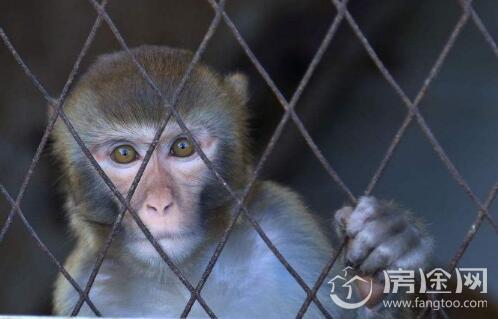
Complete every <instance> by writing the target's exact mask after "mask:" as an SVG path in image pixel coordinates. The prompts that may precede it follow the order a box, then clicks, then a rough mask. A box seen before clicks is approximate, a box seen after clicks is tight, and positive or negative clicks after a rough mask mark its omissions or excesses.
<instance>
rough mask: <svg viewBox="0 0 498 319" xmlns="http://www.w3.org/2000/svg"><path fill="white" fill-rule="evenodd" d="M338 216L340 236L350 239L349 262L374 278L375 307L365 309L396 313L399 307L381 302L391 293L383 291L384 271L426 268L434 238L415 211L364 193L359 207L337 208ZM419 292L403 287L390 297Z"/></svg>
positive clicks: (379, 312) (401, 297) (336, 217)
mask: <svg viewBox="0 0 498 319" xmlns="http://www.w3.org/2000/svg"><path fill="white" fill-rule="evenodd" d="M335 220H336V230H337V233H338V235H339V237H340V238H342V239H343V240H344V239H346V240H347V244H346V248H345V250H344V260H345V263H346V265H351V266H352V267H353V268H355V269H356V270H357V271H358V273H359V274H360V276H361V275H367V276H369V277H371V278H373V280H374V289H373V290H374V291H373V294H372V297H371V301H373V302H370V303H369V304H367V305H369V306H370V307H372V308H371V309H364V311H365V312H366V313H367V314H370V315H379V314H382V315H383V317H384V316H387V315H388V314H389V313H390V312H391V313H394V311H396V309H395V308H392V309H383V307H382V303H380V301H381V300H382V299H383V297H387V296H388V295H387V294H383V292H382V289H383V288H384V285H383V282H382V280H383V279H384V275H383V271H384V270H388V269H393V270H397V269H398V268H402V269H403V270H414V271H415V273H417V270H418V268H422V269H424V268H426V267H427V266H428V264H429V262H430V255H431V251H432V246H433V240H432V238H431V237H430V236H429V235H428V234H427V232H426V231H425V229H424V227H423V224H422V223H421V222H419V221H418V220H416V219H415V218H414V217H413V216H412V214H411V213H409V212H407V211H404V210H402V209H400V208H399V207H397V206H396V205H394V204H393V203H390V202H385V201H380V200H377V199H376V198H374V197H362V198H361V199H360V200H359V203H358V205H357V206H356V207H355V208H352V207H349V206H346V207H343V208H342V209H340V210H338V211H337V212H336V214H335ZM400 290H402V289H400ZM359 291H360V293H359V294H360V296H366V295H367V292H366V291H365V290H363V291H362V289H359ZM415 292H417V291H416V289H415ZM416 296H417V294H415V293H413V294H404V293H403V291H402V292H401V293H398V294H396V295H394V294H391V295H390V296H389V297H387V298H390V299H410V298H415V297H416ZM375 304H377V305H375ZM400 310H404V311H405V315H410V314H409V313H406V309H397V311H400ZM414 310H416V309H414ZM411 314H412V315H413V314H414V313H411Z"/></svg>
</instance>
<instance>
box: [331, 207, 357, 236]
mask: <svg viewBox="0 0 498 319" xmlns="http://www.w3.org/2000/svg"><path fill="white" fill-rule="evenodd" d="M351 214H353V207H351V206H344V207H343V208H341V209H339V210H338V211H336V212H335V215H334V218H335V223H336V225H337V226H339V227H340V228H342V229H343V230H345V229H346V225H347V223H348V221H349V218H350V217H351Z"/></svg>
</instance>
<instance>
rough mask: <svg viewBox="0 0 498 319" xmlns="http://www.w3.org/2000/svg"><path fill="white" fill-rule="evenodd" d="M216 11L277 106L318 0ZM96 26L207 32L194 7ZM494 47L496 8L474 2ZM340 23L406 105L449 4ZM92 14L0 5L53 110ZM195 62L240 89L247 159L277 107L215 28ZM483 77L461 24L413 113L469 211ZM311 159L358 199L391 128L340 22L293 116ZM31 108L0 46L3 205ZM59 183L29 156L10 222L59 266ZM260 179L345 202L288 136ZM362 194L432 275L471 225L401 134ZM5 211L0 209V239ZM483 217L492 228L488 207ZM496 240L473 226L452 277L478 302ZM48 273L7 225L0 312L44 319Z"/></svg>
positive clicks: (127, 5) (101, 40) (176, 37)
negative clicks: (410, 217) (468, 280)
mask: <svg viewBox="0 0 498 319" xmlns="http://www.w3.org/2000/svg"><path fill="white" fill-rule="evenodd" d="M226 7H227V12H228V14H229V15H230V17H231V18H232V19H233V21H234V22H235V24H236V25H237V27H238V28H239V30H240V32H241V33H242V35H243V36H244V38H245V39H246V40H247V42H248V44H249V45H250V47H251V48H252V49H253V50H254V52H255V54H256V56H257V57H258V58H259V59H260V61H261V63H262V64H263V66H264V67H265V68H266V70H267V71H268V72H269V74H270V75H271V76H272V78H273V79H274V80H275V82H276V84H277V85H278V86H279V88H280V89H281V90H282V92H283V93H284V94H285V96H286V97H287V98H288V99H290V96H291V95H292V93H293V91H294V90H295V88H296V87H297V84H298V83H299V80H300V78H301V77H302V76H303V74H304V72H305V69H306V67H307V65H308V63H309V61H310V60H311V58H312V56H313V54H314V53H315V52H316V50H317V48H318V46H319V44H320V41H321V39H322V37H323V36H324V34H325V32H326V30H327V28H328V26H329V24H330V23H331V21H332V19H333V17H334V16H335V14H336V10H335V8H334V6H333V5H332V4H331V2H329V1H327V0H307V1H303V0H301V1H295V0H273V1H265V0H252V1H235V0H233V1H230V0H229V1H227V5H226ZM107 8H108V12H109V14H110V15H111V17H112V18H113V19H114V21H115V23H116V24H117V26H118V28H119V30H120V31H121V32H122V34H123V36H124V37H125V39H126V41H127V43H128V44H129V45H130V46H137V45H140V44H144V43H146V44H161V45H169V46H175V47H183V48H188V49H191V50H195V49H196V47H197V45H198V44H199V42H200V41H201V39H202V37H203V35H204V33H205V31H206V28H207V26H208V25H209V23H210V21H211V19H212V18H213V10H212V8H211V7H210V6H209V4H208V3H207V2H206V1H198V0H185V1H164V0H154V1H153V0H146V1H131V0H126V1H125V0H121V1H110V4H109V5H108V7H107ZM474 8H475V10H476V11H477V13H479V14H480V15H481V17H482V19H483V21H484V23H485V25H486V26H487V28H488V29H489V31H490V32H491V34H492V36H494V38H495V39H498V34H497V33H498V31H497V30H498V3H497V2H496V1H491V0H489V1H482V0H476V1H474ZM349 10H350V11H351V14H352V15H353V16H354V17H355V18H356V19H357V22H358V24H359V25H360V27H361V28H362V30H363V31H364V32H365V34H366V36H367V38H368V39H369V40H370V42H371V43H372V45H373V47H374V48H375V50H376V51H377V52H378V53H379V55H380V58H381V59H382V60H383V61H384V62H385V64H386V65H387V67H388V68H389V70H390V71H391V72H392V74H393V76H394V77H395V78H396V80H397V81H399V83H400V85H401V87H402V88H403V89H404V90H405V91H406V92H407V94H408V95H409V97H410V98H413V97H414V96H415V95H416V94H417V92H418V90H419V89H420V87H421V85H422V83H423V80H424V78H425V77H426V76H427V74H428V72H429V70H430V68H431V67H432V65H433V64H434V62H435V60H436V58H437V56H438V55H439V53H440V51H441V49H442V47H443V45H444V43H445V42H446V41H447V39H448V37H449V35H450V32H451V31H452V29H453V27H454V25H455V23H456V22H457V20H458V18H459V17H460V15H461V8H460V6H459V5H458V2H457V1H456V0H439V1H429V0H424V1H400V0H385V1H373V0H352V1H351V3H350V4H349ZM95 18H96V13H95V11H94V9H93V7H91V5H90V4H89V3H88V2H87V1H84V0H70V1H55V0H45V1H37V0H17V1H12V0H11V1H1V2H0V26H1V27H2V28H4V30H5V31H6V33H7V34H8V35H9V36H10V38H11V41H12V42H13V44H14V46H15V47H16V48H17V49H18V50H19V52H20V54H21V56H22V57H23V58H24V59H25V61H26V62H27V64H28V65H29V67H30V68H31V69H32V70H33V72H34V73H35V74H36V75H37V76H38V78H39V79H40V81H41V82H42V83H43V84H44V85H45V86H46V88H47V89H48V90H49V92H50V93H51V95H52V96H55V97H56V96H58V95H59V93H60V91H61V89H62V87H63V85H64V82H65V81H66V78H67V76H68V74H69V72H70V70H71V68H72V65H73V63H74V61H75V59H76V57H77V54H78V53H79V50H80V49H81V47H82V45H83V42H84V40H85V39H86V37H87V35H88V32H89V30H90V28H91V26H92V24H93V22H94V21H95ZM119 49H120V47H119V44H118V43H117V41H116V40H115V38H114V36H113V35H112V33H111V32H110V30H109V28H108V27H107V25H105V24H103V25H102V26H101V28H100V29H99V31H98V33H97V36H96V39H95V41H94V43H93V44H92V45H91V48H90V51H89V54H88V55H87V57H86V58H85V59H84V61H83V70H84V69H85V68H86V67H87V66H88V64H90V63H91V62H92V61H94V60H95V58H96V56H98V55H99V54H102V53H105V52H110V51H115V50H119ZM204 61H205V62H207V63H209V64H211V65H213V66H214V67H215V68H216V69H218V70H219V71H220V72H223V73H228V72H232V71H242V72H244V73H246V74H248V76H249V78H250V92H251V100H250V105H249V107H250V108H251V113H252V114H253V117H252V120H251V134H252V137H253V144H252V148H253V150H254V152H255V154H256V155H259V154H260V153H261V151H262V149H263V148H264V147H265V146H266V143H267V142H268V140H269V136H270V135H271V133H272V131H273V130H274V128H275V126H276V124H277V123H278V121H279V119H280V117H281V116H282V114H283V112H282V107H281V106H280V105H279V104H278V102H277V100H276V98H275V96H274V95H273V94H272V92H271V91H270V90H269V88H268V87H267V86H266V84H265V83H264V81H263V80H262V78H261V77H260V76H259V75H258V73H257V71H256V69H255V68H254V67H253V66H252V64H251V63H250V61H249V60H248V58H247V57H246V56H245V54H244V52H243V51H242V50H241V48H240V46H239V45H238V43H237V42H236V41H235V39H234V38H233V36H232V35H231V33H230V31H229V30H228V28H227V27H226V26H225V25H224V24H223V23H222V24H221V27H220V28H219V29H218V31H217V32H216V34H215V35H214V38H213V39H212V41H211V42H210V44H209V46H208V49H207V52H206V54H205V55H204ZM497 75H498V63H497V57H496V56H495V55H494V53H493V51H492V50H491V48H490V47H489V46H488V45H487V43H486V42H485V41H484V38H483V36H482V34H480V33H479V31H478V29H477V28H476V27H475V25H474V24H473V23H472V21H469V22H468V23H467V25H466V26H465V28H464V30H463V32H462V33H461V35H460V37H459V38H458V40H457V42H456V45H455V47H454V48H453V50H452V51H451V52H450V54H449V56H448V59H447V61H446V63H445V64H444V66H443V68H442V70H441V72H440V74H439V76H438V77H437V78H436V79H435V81H434V82H433V84H432V85H431V87H430V88H429V91H428V93H427V95H426V97H425V98H424V99H423V101H422V103H421V105H420V107H421V112H422V114H423V115H424V116H425V117H426V119H427V122H428V124H429V125H430V126H431V128H432V129H433V131H434V134H435V136H436V137H437V138H438V139H439V141H440V142H441V144H442V146H443V147H444V148H445V150H446V151H447V153H448V155H449V156H450V158H451V159H452V161H453V162H454V164H455V165H456V167H457V168H458V170H459V171H460V172H461V173H462V175H463V176H464V178H465V179H466V180H467V182H468V183H469V185H470V186H471V188H472V189H473V190H474V191H475V192H476V194H477V195H478V196H479V197H480V198H481V199H482V200H484V198H485V197H486V196H487V194H488V192H489V190H490V188H491V187H492V185H493V184H494V183H495V182H496V180H497V179H498V151H497V150H496V145H498V129H497V124H498V105H497V102H496V101H498V77H497ZM296 111H297V113H298V115H299V116H300V117H301V119H302V120H303V122H304V124H305V125H306V127H307V128H308V129H309V131H310V134H311V136H312V137H313V138H314V139H315V141H316V142H317V144H318V145H319V147H320V148H321V149H322V151H323V153H324V155H325V156H326V158H327V159H328V161H329V162H330V163H331V164H332V166H333V167H334V168H335V169H336V170H337V172H338V174H339V175H340V176H341V177H342V178H343V180H344V182H345V183H346V184H347V185H348V186H349V187H350V188H351V190H352V191H353V193H354V194H355V195H361V194H362V193H363V192H364V190H365V188H366V186H367V184H368V182H369V180H370V178H371V177H372V175H373V173H374V172H375V170H376V168H377V167H378V165H379V163H380V161H381V159H382V157H383V155H384V153H385V152H386V150H387V147H388V145H389V143H390V141H391V139H392V138H393V136H394V134H395V132H396V131H397V130H398V128H399V126H400V125H401V122H402V120H403V119H404V117H405V115H406V112H407V110H406V107H405V106H404V105H403V104H402V102H401V100H400V99H399V97H398V96H397V95H396V93H395V92H394V91H393V89H392V88H391V87H390V86H389V85H388V84H387V82H386V81H385V80H384V79H383V77H382V76H381V74H380V73H379V71H378V70H377V69H376V68H375V66H374V65H373V63H372V61H371V60H370V58H369V57H368V56H367V54H366V52H365V50H364V48H363V47H362V45H361V43H360V42H359V41H358V39H357V38H356V36H355V35H354V34H353V32H352V31H351V28H350V27H349V25H348V24H347V23H342V24H341V26H340V28H339V30H338V32H337V34H336V36H335V37H334V39H333V40H332V43H331V45H330V47H329V49H328V50H327V53H326V54H325V56H324V58H323V60H322V62H321V63H320V65H319V68H318V70H317V72H316V73H315V74H314V75H313V77H312V80H311V81H310V83H309V85H308V87H307V88H306V90H305V91H304V94H303V96H302V98H301V100H300V102H299V103H298V105H297V107H296ZM46 112H47V108H46V103H45V101H44V99H43V97H42V96H41V94H40V93H39V92H38V91H37V90H36V89H35V88H34V87H33V85H32V84H31V82H30V80H29V79H28V78H27V77H26V76H25V74H24V73H23V72H22V70H21V68H20V67H19V66H18V65H17V64H16V63H15V61H14V59H13V58H12V56H11V54H10V53H9V52H8V50H7V49H6V47H5V46H3V45H0V150H1V151H0V183H2V184H4V185H6V187H7V188H8V191H9V192H10V193H11V194H12V196H14V197H15V196H16V195H17V192H18V190H19V187H20V185H21V182H22V180H23V177H24V175H25V174H26V170H27V168H28V166H29V163H30V161H31V159H32V157H33V155H34V152H35V148H36V146H37V145H38V143H39V141H40V138H41V135H42V132H43V129H44V127H45V125H46V123H47V119H46ZM59 175H60V172H59V171H58V170H57V167H56V165H55V163H54V162H53V161H52V159H51V157H50V154H49V151H48V150H45V152H44V155H43V156H42V159H41V162H40V163H39V165H38V167H37V169H36V171H35V173H34V177H33V179H32V181H31V183H30V185H29V187H28V191H27V194H26V197H25V199H24V201H23V203H22V208H23V211H24V213H25V214H26V215H27V217H28V219H29V221H30V222H31V223H32V225H33V226H34V228H35V229H36V231H37V232H38V233H39V235H40V236H41V238H42V239H43V240H44V241H45V242H46V244H47V245H48V247H49V248H50V249H51V250H52V251H53V252H54V253H55V255H56V256H57V257H58V258H59V259H60V260H61V261H62V260H64V258H65V256H66V255H67V253H68V251H69V250H70V249H71V247H72V245H73V241H72V239H71V237H70V236H69V234H68V232H67V227H66V224H65V217H64V212H63V210H62V209H61V197H60V195H59V194H58V192H57V181H58V177H59ZM263 176H264V178H269V179H274V180H277V181H279V182H281V183H283V184H286V185H289V186H291V187H293V188H294V189H296V190H297V191H298V192H299V193H301V194H302V196H303V197H304V199H305V200H306V202H307V204H308V205H309V206H310V208H311V209H313V211H314V212H316V214H318V215H320V216H321V217H323V218H324V220H329V219H330V216H331V214H332V212H334V211H335V210H336V209H337V208H339V207H340V206H341V205H342V204H343V203H344V202H345V201H346V200H347V198H346V196H345V195H344V193H343V192H342V191H341V190H340V188H339V187H338V186H337V185H336V184H335V183H334V182H333V181H332V179H331V178H330V177H329V176H328V175H327V174H326V173H325V171H324V170H323V168H322V167H321V166H320V164H319V163H318V161H317V160H316V158H315V157H314V156H313V154H312V152H311V151H310V149H309V148H308V147H307V145H306V144H305V142H304V140H303V138H302V137H301V135H300V134H299V132H298V131H297V129H296V128H295V126H294V124H293V123H292V122H289V124H288V125H287V126H286V129H285V132H284V134H283V136H282V138H281V139H280V140H279V143H278V145H277V148H276V150H275V151H274V153H273V154H272V155H271V156H270V158H269V161H268V162H267V164H266V167H265V170H264V174H263ZM373 193H374V195H376V196H378V197H382V198H387V199H396V201H398V202H399V203H401V204H402V205H403V206H405V207H409V208H410V209H411V210H413V211H414V212H416V213H418V214H419V215H421V216H423V217H424V218H425V221H426V222H427V223H428V225H429V229H430V231H431V232H432V233H433V234H434V236H435V238H436V254H435V263H436V265H440V266H446V265H447V264H448V261H449V260H450V258H451V257H452V256H453V255H454V254H455V253H456V250H457V248H458V246H459V244H460V242H461V241H462V239H463V237H464V235H465V234H466V233H467V230H468V229H469V226H470V224H471V222H472V221H473V220H474V219H475V216H476V207H475V206H474V205H473V204H472V202H471V201H470V200H469V198H468V196H467V195H466V194H465V193H464V191H463V190H462V188H461V187H459V186H458V185H457V183H456V182H455V181H454V180H453V179H452V178H451V177H450V176H449V174H448V172H447V170H446V168H445V167H444V166H443V164H442V163H441V161H440V160H439V158H438V157H437V156H436V154H435V153H434V151H433V150H432V147H431V145H430V144H429V142H428V140H427V139H426V137H425V136H424V135H423V133H422V132H421V130H420V128H419V127H418V125H417V124H416V123H415V122H413V123H412V125H411V126H410V127H409V129H408V130H407V132H406V135H405V138H404V140H403V141H402V142H401V144H400V146H399V149H398V150H397V151H396V153H395V155H394V157H393V159H392V161H391V163H390V165H389V166H388V168H387V170H386V172H385V174H384V175H383V177H382V178H381V179H380V181H379V184H378V185H377V187H376V188H375V189H374V192H373ZM9 211H10V206H8V205H7V203H6V201H5V199H4V198H0V225H3V223H4V221H5V219H6V217H7V215H8V212H9ZM491 212H492V213H493V215H494V216H495V220H498V214H496V205H494V206H493V208H492V210H491ZM497 239H498V238H497V236H496V233H494V231H493V229H492V228H491V227H490V226H489V224H488V223H487V222H486V221H485V222H484V223H483V225H482V227H481V229H480V231H479V232H478V234H477V236H476V238H475V240H474V241H473V242H472V243H471V244H470V247H469V248H468V250H467V252H466V254H465V256H464V257H463V259H462V260H461V262H460V264H459V266H460V267H487V268H488V281H489V290H490V293H489V294H488V298H489V299H490V300H492V301H495V302H496V301H497V299H496V296H497V295H498V250H497V249H496V244H497V243H498V241H497ZM55 276H56V268H55V266H54V265H53V264H52V263H51V262H50V261H49V259H48V258H47V257H46V256H45V255H44V254H43V253H42V252H41V251H40V250H39V249H38V247H37V246H36V244H35V242H34V240H33V239H32V238H31V237H30V236H29V234H28V232H27V231H26V230H25V228H24V226H23V225H22V223H21V222H20V221H19V220H18V219H16V220H15V221H14V223H13V225H12V227H11V229H10V230H9V232H8V233H7V235H6V237H5V239H4V240H3V242H1V243H0V283H1V286H0V287H1V288H0V313H23V314H49V313H50V293H51V285H52V282H53V281H54V278H55Z"/></svg>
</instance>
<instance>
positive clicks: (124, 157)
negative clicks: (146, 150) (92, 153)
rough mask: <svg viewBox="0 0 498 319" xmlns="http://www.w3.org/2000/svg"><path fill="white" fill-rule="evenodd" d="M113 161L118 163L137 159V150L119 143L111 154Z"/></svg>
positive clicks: (126, 162)
mask: <svg viewBox="0 0 498 319" xmlns="http://www.w3.org/2000/svg"><path fill="white" fill-rule="evenodd" d="M111 158H112V160H113V161H115V162H116V163H119V164H128V163H131V162H133V161H134V160H136V159H137V151H135V149H134V148H133V147H132V146H130V145H119V146H118V147H116V148H115V149H114V150H113V151H112V154H111Z"/></svg>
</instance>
